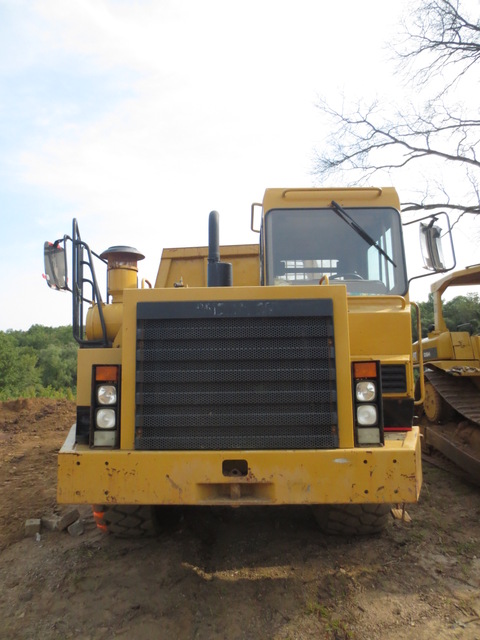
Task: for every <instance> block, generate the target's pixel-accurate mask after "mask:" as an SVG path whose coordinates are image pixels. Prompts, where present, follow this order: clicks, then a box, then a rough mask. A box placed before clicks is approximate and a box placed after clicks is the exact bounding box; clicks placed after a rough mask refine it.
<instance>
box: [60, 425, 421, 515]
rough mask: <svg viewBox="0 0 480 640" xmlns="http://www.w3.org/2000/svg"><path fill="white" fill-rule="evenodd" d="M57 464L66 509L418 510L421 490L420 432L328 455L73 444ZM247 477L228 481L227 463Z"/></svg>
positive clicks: (71, 441) (64, 449)
mask: <svg viewBox="0 0 480 640" xmlns="http://www.w3.org/2000/svg"><path fill="white" fill-rule="evenodd" d="M74 437H75V435H74V428H72V431H71V432H70V434H69V437H68V439H67V441H66V443H65V444H64V446H63V447H62V449H61V451H60V454H59V458H58V465H59V468H58V475H59V483H58V501H59V502H60V503H64V504H65V503H66V504H89V503H91V504H105V503H107V504H108V503H112V504H115V503H119V504H183V505H215V504H222V505H232V506H237V505H254V504H272V505H274V504H277V505H278V504H326V503H332V504H335V503H337V504H338V503H349V502H351V503H364V502H372V503H379V502H416V501H417V499H418V496H419V493H420V486H421V482H422V471H421V453H420V437H419V432H418V428H417V427H415V428H414V429H413V430H412V431H411V432H409V433H408V434H407V435H406V438H405V439H404V440H403V441H399V440H395V441H387V443H386V445H385V447H381V448H372V449H358V448H357V449H336V450H328V451H311V450H307V451H292V450H290V451H181V452H177V451H168V452H160V451H129V452H125V451H119V450H116V451H107V450H103V451H102V450H91V449H89V448H88V447H86V446H84V445H82V446H80V445H75V444H74ZM232 459H233V460H239V459H240V460H245V461H246V462H247V465H248V473H247V475H246V476H240V477H239V476H235V477H226V476H225V475H224V474H223V472H222V469H223V467H222V463H223V462H224V461H225V460H232Z"/></svg>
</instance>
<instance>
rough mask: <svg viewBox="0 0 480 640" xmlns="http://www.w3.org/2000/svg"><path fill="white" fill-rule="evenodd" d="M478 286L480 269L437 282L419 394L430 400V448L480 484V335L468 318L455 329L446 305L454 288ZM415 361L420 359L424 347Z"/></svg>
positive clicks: (426, 437) (426, 431)
mask: <svg viewBox="0 0 480 640" xmlns="http://www.w3.org/2000/svg"><path fill="white" fill-rule="evenodd" d="M474 285H480V265H475V266H472V267H468V268H466V269H462V270H460V271H455V272H453V273H451V274H449V275H448V276H445V277H444V278H442V279H441V280H438V281H437V282H435V283H433V284H432V286H431V292H432V294H433V306H434V324H433V325H432V326H430V327H429V330H428V336H427V337H426V338H424V339H422V340H421V342H420V345H421V349H422V354H423V362H424V376H423V379H422V378H419V379H418V380H417V388H416V395H417V397H420V396H422V397H423V398H424V401H423V405H422V410H423V413H424V417H425V419H424V420H423V422H424V426H423V445H424V449H425V448H426V449H429V448H434V449H436V450H438V451H440V452H441V453H443V454H444V455H445V456H446V457H447V458H449V459H450V460H452V461H453V462H455V463H456V464H457V465H458V466H459V467H461V468H463V469H464V470H466V471H467V472H468V473H469V474H470V475H472V476H473V477H474V478H475V479H476V480H478V481H480V335H476V334H475V331H474V327H473V325H472V324H471V323H470V322H468V319H467V318H465V321H466V322H465V323H463V324H460V325H458V326H457V327H456V329H455V330H454V331H450V330H449V328H448V327H447V325H446V322H445V319H444V315H443V302H442V296H443V294H444V293H445V291H446V290H447V289H448V288H449V287H456V286H474ZM414 358H416V360H417V362H418V361H419V360H420V353H419V343H415V345H414ZM422 386H423V393H422Z"/></svg>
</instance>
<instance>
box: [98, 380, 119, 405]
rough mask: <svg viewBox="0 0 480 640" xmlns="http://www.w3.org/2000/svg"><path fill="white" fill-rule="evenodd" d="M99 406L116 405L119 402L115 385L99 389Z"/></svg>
mask: <svg viewBox="0 0 480 640" xmlns="http://www.w3.org/2000/svg"><path fill="white" fill-rule="evenodd" d="M97 400H98V404H115V403H116V402H117V388H116V387H115V385H113V384H102V385H101V386H99V387H97Z"/></svg>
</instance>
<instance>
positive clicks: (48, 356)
mask: <svg viewBox="0 0 480 640" xmlns="http://www.w3.org/2000/svg"><path fill="white" fill-rule="evenodd" d="M76 360H77V343H76V342H75V341H74V339H73V337H72V328H71V327H43V326H41V325H33V326H32V327H30V329H29V330H28V331H7V332H0V400H5V399H8V398H16V397H31V396H51V395H55V396H65V395H66V396H67V397H72V396H73V394H74V393H75V391H76V366H77V365H76Z"/></svg>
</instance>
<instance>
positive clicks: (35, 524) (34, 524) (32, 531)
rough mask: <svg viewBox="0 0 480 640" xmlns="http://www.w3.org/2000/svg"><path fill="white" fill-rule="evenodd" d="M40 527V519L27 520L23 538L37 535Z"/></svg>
mask: <svg viewBox="0 0 480 640" xmlns="http://www.w3.org/2000/svg"><path fill="white" fill-rule="evenodd" d="M41 527H42V521H41V520H40V518H29V519H28V520H26V521H25V536H27V537H30V536H32V537H33V536H35V535H36V534H37V533H40V529H41Z"/></svg>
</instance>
